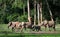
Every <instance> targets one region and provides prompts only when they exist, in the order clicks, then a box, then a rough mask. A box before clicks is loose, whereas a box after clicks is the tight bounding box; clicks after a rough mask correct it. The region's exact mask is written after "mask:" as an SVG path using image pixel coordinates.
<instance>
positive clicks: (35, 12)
mask: <svg viewBox="0 0 60 37" xmlns="http://www.w3.org/2000/svg"><path fill="white" fill-rule="evenodd" d="M34 25H36V0H34Z"/></svg>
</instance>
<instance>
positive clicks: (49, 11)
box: [46, 0, 53, 21]
mask: <svg viewBox="0 0 60 37" xmlns="http://www.w3.org/2000/svg"><path fill="white" fill-rule="evenodd" d="M46 3H47V8H48V10H49V13H50V17H51V20H52V21H53V17H52V12H51V10H50V8H49V4H48V1H47V0H46Z"/></svg>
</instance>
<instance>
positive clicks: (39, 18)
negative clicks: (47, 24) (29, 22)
mask: <svg viewBox="0 0 60 37" xmlns="http://www.w3.org/2000/svg"><path fill="white" fill-rule="evenodd" d="M39 14H40V12H39V3H37V15H38V25H39V24H40V18H39V17H40V16H39Z"/></svg>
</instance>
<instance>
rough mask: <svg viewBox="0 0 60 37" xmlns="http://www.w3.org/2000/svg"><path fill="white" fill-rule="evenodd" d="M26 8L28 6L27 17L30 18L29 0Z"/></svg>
mask: <svg viewBox="0 0 60 37" xmlns="http://www.w3.org/2000/svg"><path fill="white" fill-rule="evenodd" d="M27 8H28V18H30V8H29V0H27Z"/></svg>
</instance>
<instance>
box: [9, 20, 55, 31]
mask: <svg viewBox="0 0 60 37" xmlns="http://www.w3.org/2000/svg"><path fill="white" fill-rule="evenodd" d="M41 26H44V27H45V30H46V28H49V31H51V30H50V28H53V30H54V31H55V30H56V29H55V22H54V21H52V20H51V21H47V20H44V21H43V22H42V23H40V25H34V23H33V22H32V21H31V19H30V21H29V22H9V23H8V28H9V27H11V28H12V31H13V30H14V29H20V31H22V30H23V29H25V30H26V29H27V28H29V29H31V30H33V31H34V30H36V31H41V29H42V28H41Z"/></svg>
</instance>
